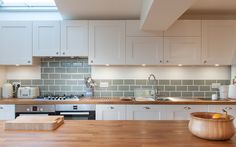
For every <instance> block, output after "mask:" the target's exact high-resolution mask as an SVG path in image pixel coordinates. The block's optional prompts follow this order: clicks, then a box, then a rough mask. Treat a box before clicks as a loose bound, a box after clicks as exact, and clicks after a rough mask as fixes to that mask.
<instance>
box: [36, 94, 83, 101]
mask: <svg viewBox="0 0 236 147" xmlns="http://www.w3.org/2000/svg"><path fill="white" fill-rule="evenodd" d="M82 97H84V95H83V94H82V95H69V96H68V95H64V96H51V95H50V96H38V97H37V98H36V100H42V101H79V99H80V98H82Z"/></svg>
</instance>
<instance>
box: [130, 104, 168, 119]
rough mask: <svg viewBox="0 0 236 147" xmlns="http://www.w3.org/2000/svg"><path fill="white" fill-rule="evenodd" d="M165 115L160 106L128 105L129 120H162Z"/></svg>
mask: <svg viewBox="0 0 236 147" xmlns="http://www.w3.org/2000/svg"><path fill="white" fill-rule="evenodd" d="M163 117H164V116H163V113H162V110H161V107H160V105H128V106H127V119H128V120H161V119H163Z"/></svg>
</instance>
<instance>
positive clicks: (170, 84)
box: [8, 57, 230, 97]
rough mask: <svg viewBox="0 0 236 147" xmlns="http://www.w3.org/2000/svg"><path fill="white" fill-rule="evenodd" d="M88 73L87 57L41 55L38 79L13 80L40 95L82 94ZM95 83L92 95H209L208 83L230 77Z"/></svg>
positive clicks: (210, 92)
mask: <svg viewBox="0 0 236 147" xmlns="http://www.w3.org/2000/svg"><path fill="white" fill-rule="evenodd" d="M89 76H91V67H90V65H88V59H87V58H61V57H60V58H42V59H41V80H31V79H29V80H14V79H10V80H8V81H9V82H14V81H20V82H21V84H22V86H39V87H40V91H41V94H42V95H46V94H58V95H64V94H67V95H69V94H85V89H86V86H85V84H84V78H85V77H89ZM94 80H95V81H96V84H97V85H96V86H95V90H94V95H95V96H103V97H111V96H114V97H117V96H134V92H133V91H134V89H137V88H144V89H153V88H157V89H158V95H159V96H176V97H180V96H182V97H193V96H194V97H211V95H212V94H215V93H217V94H219V91H218V89H213V88H211V84H212V83H221V85H229V84H230V80H219V79H213V80H212V79H211V80H197V79H192V80H181V79H177V80H173V79H161V80H158V79H157V81H156V82H155V81H154V80H152V81H148V80H147V79H135V78H134V79H104V80H99V79H94ZM101 82H106V83H108V87H107V88H106V87H105V88H101V87H99V85H100V83H101Z"/></svg>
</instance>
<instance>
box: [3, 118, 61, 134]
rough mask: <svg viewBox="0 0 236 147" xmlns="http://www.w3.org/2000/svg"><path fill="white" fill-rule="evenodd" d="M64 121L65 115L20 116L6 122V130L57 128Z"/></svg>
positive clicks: (48, 129)
mask: <svg viewBox="0 0 236 147" xmlns="http://www.w3.org/2000/svg"><path fill="white" fill-rule="evenodd" d="M63 123H64V116H19V117H17V118H16V119H15V120H11V121H6V122H5V130H47V131H50V130H55V129H57V128H58V127H59V126H61V125H62V124H63Z"/></svg>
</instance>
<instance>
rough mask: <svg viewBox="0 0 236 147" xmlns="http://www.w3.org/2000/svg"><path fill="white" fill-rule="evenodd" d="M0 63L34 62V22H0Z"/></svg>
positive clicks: (25, 63)
mask: <svg viewBox="0 0 236 147" xmlns="http://www.w3.org/2000/svg"><path fill="white" fill-rule="evenodd" d="M0 50H1V54H0V64H4V65H12V64H23V65H27V64H32V23H31V22H21V21H17V22H15V21H1V22H0Z"/></svg>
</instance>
